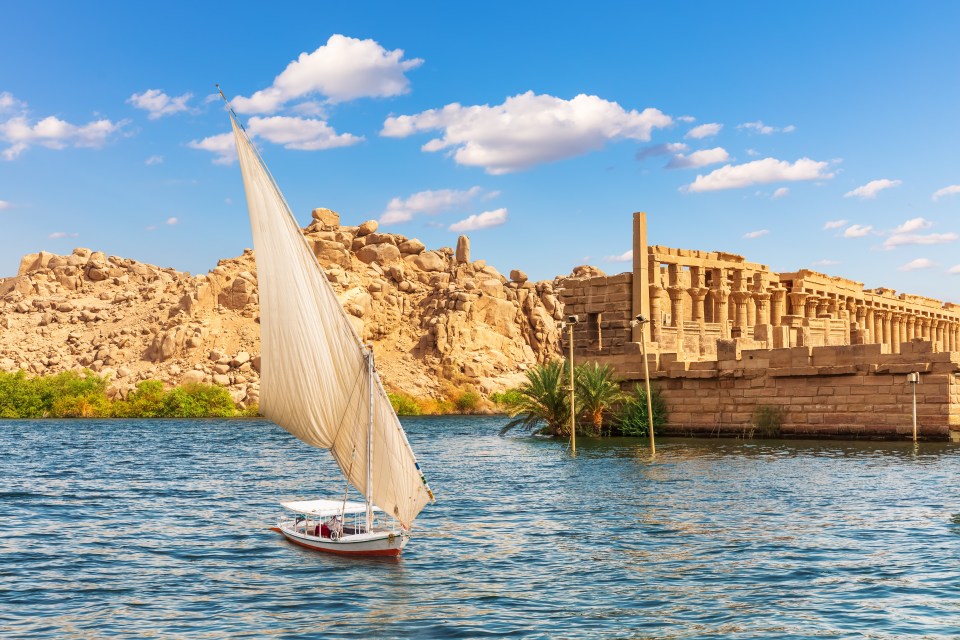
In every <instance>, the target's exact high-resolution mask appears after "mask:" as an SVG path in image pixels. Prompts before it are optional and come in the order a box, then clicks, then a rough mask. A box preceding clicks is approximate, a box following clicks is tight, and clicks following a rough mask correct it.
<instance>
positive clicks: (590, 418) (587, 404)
mask: <svg viewBox="0 0 960 640" xmlns="http://www.w3.org/2000/svg"><path fill="white" fill-rule="evenodd" d="M574 377H575V380H576V382H575V383H574V389H575V390H576V406H577V411H578V414H579V415H582V416H584V417H585V418H586V419H587V422H588V423H589V425H590V435H594V436H599V435H602V433H603V418H604V416H605V415H606V414H607V413H609V411H610V408H611V407H612V406H613V405H615V404H616V403H618V402H620V401H621V400H623V394H622V393H621V392H620V381H619V380H617V377H616V376H615V375H614V373H613V368H612V367H610V366H609V365H604V366H602V367H601V366H600V365H599V364H597V363H596V362H594V363H592V364H584V365H580V366H579V367H576V369H575V372H574Z"/></svg>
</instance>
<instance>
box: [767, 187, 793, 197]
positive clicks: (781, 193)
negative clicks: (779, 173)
mask: <svg viewBox="0 0 960 640" xmlns="http://www.w3.org/2000/svg"><path fill="white" fill-rule="evenodd" d="M789 194H790V189H789V188H788V187H780V188H779V189H777V190H776V191H774V192H773V195H772V196H770V198H771V199H773V200H778V199H780V198H785V197H787V196H788V195H789Z"/></svg>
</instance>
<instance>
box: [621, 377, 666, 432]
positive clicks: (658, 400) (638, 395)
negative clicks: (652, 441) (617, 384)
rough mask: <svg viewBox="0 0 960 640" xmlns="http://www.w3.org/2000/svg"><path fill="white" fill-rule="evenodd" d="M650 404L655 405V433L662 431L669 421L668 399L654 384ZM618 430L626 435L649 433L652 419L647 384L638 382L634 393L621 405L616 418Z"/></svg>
mask: <svg viewBox="0 0 960 640" xmlns="http://www.w3.org/2000/svg"><path fill="white" fill-rule="evenodd" d="M650 404H651V405H652V406H653V433H654V434H658V433H660V429H662V428H663V425H665V424H666V423H667V415H668V413H667V401H666V400H664V399H663V396H662V395H661V394H660V390H659V389H658V388H657V387H656V386H652V387H651V390H650ZM614 422H615V424H616V428H617V430H618V431H619V432H620V433H622V434H623V435H625V436H645V435H648V432H649V427H650V419H649V416H648V414H647V390H646V388H645V385H643V384H638V385H636V386H635V387H634V388H633V393H632V394H630V395H628V396H627V398H626V400H625V401H624V402H623V404H622V405H620V409H619V411H617V413H616V417H615V419H614Z"/></svg>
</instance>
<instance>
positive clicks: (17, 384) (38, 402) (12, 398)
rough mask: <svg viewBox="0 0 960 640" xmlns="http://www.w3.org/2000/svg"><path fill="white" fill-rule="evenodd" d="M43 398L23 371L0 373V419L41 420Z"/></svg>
mask: <svg viewBox="0 0 960 640" xmlns="http://www.w3.org/2000/svg"><path fill="white" fill-rule="evenodd" d="M43 414H44V406H43V398H41V397H40V393H39V392H38V389H37V387H36V385H35V384H34V383H33V380H31V379H30V378H27V374H26V373H24V372H23V371H17V372H16V373H6V372H3V371H0V418H42V417H43Z"/></svg>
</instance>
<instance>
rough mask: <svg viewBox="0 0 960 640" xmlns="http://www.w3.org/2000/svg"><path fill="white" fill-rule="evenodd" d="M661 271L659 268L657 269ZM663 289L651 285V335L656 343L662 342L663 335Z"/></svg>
mask: <svg viewBox="0 0 960 640" xmlns="http://www.w3.org/2000/svg"><path fill="white" fill-rule="evenodd" d="M657 268H658V269H659V267H657ZM662 327H663V287H661V286H659V285H650V335H651V339H652V340H653V341H654V342H660V339H661V338H662V337H663V333H662V332H661V331H660V329H661V328H662Z"/></svg>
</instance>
